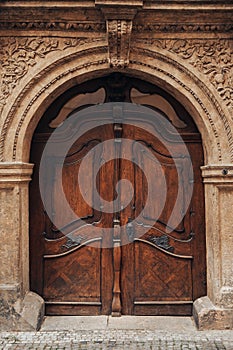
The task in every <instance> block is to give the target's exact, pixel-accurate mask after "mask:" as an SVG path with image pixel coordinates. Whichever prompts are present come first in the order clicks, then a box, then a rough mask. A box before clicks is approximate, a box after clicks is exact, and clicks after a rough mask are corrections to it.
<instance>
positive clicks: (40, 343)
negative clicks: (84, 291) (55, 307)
mask: <svg viewBox="0 0 233 350" xmlns="http://www.w3.org/2000/svg"><path fill="white" fill-rule="evenodd" d="M0 349H2V350H3V349H4V350H7V349H14V350H16V349H24V350H29V349H38V350H39V349H40V350H42V349H43V350H48V349H51V350H55V349H57V350H61V349H67V350H71V349H95V350H100V349H102V350H105V349H127V350H136V349H142V350H143V349H145V350H149V349H156V350H194V349H195V350H210V349H215V350H216V349H217V350H233V331H205V332H185V331H182V332H174V331H171V332H169V331H157V330H155V331H151V330H149V331H148V330H92V331H40V332H1V333H0Z"/></svg>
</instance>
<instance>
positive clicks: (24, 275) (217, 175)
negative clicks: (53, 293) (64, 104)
mask: <svg viewBox="0 0 233 350" xmlns="http://www.w3.org/2000/svg"><path fill="white" fill-rule="evenodd" d="M68 52H69V53H68ZM62 55H63V57H59V59H58V60H55V58H54V57H53V56H52V54H48V57H49V59H48V61H46V62H44V61H43V60H42V61H41V64H40V65H39V66H35V67H34V68H32V69H30V72H31V74H30V75H29V74H25V76H24V77H23V78H22V80H21V82H20V84H19V86H17V88H16V89H15V93H16V95H15V96H16V97H14V96H13V95H12V96H10V98H8V104H7V105H5V106H4V108H3V110H2V119H1V120H2V124H1V144H0V151H1V164H0V187H1V198H2V200H3V203H4V205H3V206H2V215H1V221H2V223H1V226H2V227H3V229H2V230H3V237H4V244H5V245H4V247H3V252H2V254H1V257H2V259H3V265H2V266H3V268H2V271H1V277H2V280H4V281H5V282H4V283H3V282H1V289H2V303H3V305H4V314H3V318H2V319H3V324H5V328H9V327H12V325H13V327H14V328H18V329H26V328H27V329H32V328H36V327H38V325H39V323H40V319H41V315H42V314H43V301H42V300H40V298H39V297H38V296H36V295H35V294H33V293H30V292H29V274H28V182H29V181H30V175H31V172H32V167H33V166H32V165H31V164H28V163H27V162H28V159H29V151H30V142H31V137H32V134H33V131H34V129H35V127H36V125H37V123H38V121H39V119H40V118H41V116H42V114H43V112H44V110H45V108H46V107H47V106H48V105H49V104H50V103H51V102H52V101H53V100H54V99H55V97H56V96H58V95H59V94H60V93H61V92H62V91H65V90H66V89H67V88H68V87H70V86H73V85H75V84H77V83H80V82H82V81H85V80H88V79H89V78H90V77H97V76H99V75H101V74H102V73H103V72H105V73H106V72H111V71H112V68H111V67H109V63H108V58H107V54H106V42H105V41H104V40H103V41H100V42H99V44H98V46H97V47H96V46H95V49H94V48H93V42H92V43H91V44H90V43H83V48H81V49H80V50H79V51H78V52H77V49H76V47H73V46H72V45H71V47H69V48H68V51H67V53H66V51H65V50H64V51H63V53H62ZM158 67H159V68H158ZM114 69H116V68H114ZM117 69H118V71H122V70H123V71H126V72H128V73H129V74H132V75H134V76H138V77H141V78H143V79H145V80H148V81H150V82H152V83H156V84H157V85H158V86H161V87H163V88H164V89H166V90H167V91H168V92H170V93H172V94H174V96H175V97H176V98H177V99H178V100H179V101H180V102H181V103H183V104H185V107H186V109H187V110H188V111H189V112H190V114H191V115H192V116H193V119H194V121H195V122H196V124H197V126H198V128H199V131H200V133H201V135H202V139H203V144H204V149H205V166H204V167H203V178H204V182H205V201H206V237H207V274H208V275H207V284H208V295H207V296H206V297H204V298H202V299H201V300H197V301H196V303H195V305H194V315H195V317H196V320H197V323H198V324H199V327H200V328H201V329H202V328H208V327H209V328H231V327H232V307H233V304H232V303H233V296H232V295H233V294H232V290H233V283H232V271H231V249H230V248H231V245H230V244H229V242H231V241H232V239H233V236H232V232H231V227H232V222H231V217H232V216H231V206H232V205H233V186H232V181H233V176H232V174H233V166H232V156H233V154H232V148H231V147H232V135H231V124H232V123H231V120H230V117H229V112H228V109H227V108H224V105H223V104H222V102H221V99H220V97H219V95H218V94H217V93H216V92H214V91H212V89H210V87H211V86H210V83H209V81H208V79H207V78H206V77H205V76H204V75H201V74H199V73H198V72H196V71H192V69H191V67H190V66H189V65H188V64H187V65H186V64H185V63H184V61H182V59H178V58H177V57H176V55H175V54H173V53H171V52H170V51H168V50H167V51H166V50H164V49H160V48H157V47H153V50H149V49H148V50H147V51H146V50H142V49H141V48H140V45H139V47H138V48H135V49H134V50H132V52H131V55H130V60H129V64H128V65H127V67H126V68H121V67H119V68H117ZM168 72H169V73H168ZM171 72H172V73H171ZM32 74H33V76H34V77H33V78H31V75H32ZM225 217H227V218H228V219H227V221H225V219H224V218H225ZM9 232H11V234H9ZM219 247H221V251H220V250H219ZM32 308H34V309H35V312H34V316H35V317H34V318H33V319H32V318H31V315H32ZM7 319H8V320H9V319H10V322H11V326H10V325H9V321H7Z"/></svg>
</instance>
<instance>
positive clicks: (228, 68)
mask: <svg viewBox="0 0 233 350" xmlns="http://www.w3.org/2000/svg"><path fill="white" fill-rule="evenodd" d="M137 42H140V43H143V44H144V45H145V44H147V45H150V47H158V48H160V49H164V50H167V51H170V52H172V53H174V54H176V55H178V56H180V57H181V58H182V59H184V60H187V61H188V63H189V64H191V65H193V66H194V67H195V68H197V70H198V71H200V72H202V73H204V74H205V75H206V76H207V77H208V79H209V80H210V82H211V83H212V84H213V85H214V87H215V88H216V90H217V91H218V93H219V95H220V97H221V98H222V99H223V101H224V102H225V104H226V105H227V107H228V108H229V109H230V111H232V109H233V60H232V57H233V41H232V40H227V39H219V40H208V41H206V40H203V39H189V40H188V39H186V40H185V39H178V40H177V39H171V40H157V39H150V40H148V39H139V40H137Z"/></svg>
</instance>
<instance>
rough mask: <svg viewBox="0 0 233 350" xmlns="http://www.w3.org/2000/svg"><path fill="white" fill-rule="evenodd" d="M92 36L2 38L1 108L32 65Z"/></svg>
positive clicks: (75, 45) (0, 63) (0, 53)
mask: <svg viewBox="0 0 233 350" xmlns="http://www.w3.org/2000/svg"><path fill="white" fill-rule="evenodd" d="M93 40H94V39H90V38H77V39H76V38H42V37H30V38H25V37H16V38H9V37H6V38H2V39H1V40H0V66H1V75H0V110H1V109H2V108H3V106H4V105H5V104H6V100H7V98H8V97H9V96H10V94H11V93H12V92H13V90H14V88H15V87H16V86H17V84H18V83H19V82H20V80H21V79H22V78H23V77H24V76H25V75H26V74H27V73H28V71H29V69H30V67H32V66H34V65H36V64H37V62H38V61H39V60H40V59H44V58H46V56H47V55H48V54H49V53H51V52H54V51H64V50H66V49H68V48H71V47H77V46H80V45H83V44H85V43H88V42H90V41H93Z"/></svg>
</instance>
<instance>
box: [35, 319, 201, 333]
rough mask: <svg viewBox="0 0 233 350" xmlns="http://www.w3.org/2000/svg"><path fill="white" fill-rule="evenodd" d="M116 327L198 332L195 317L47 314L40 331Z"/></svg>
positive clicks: (119, 328)
mask: <svg viewBox="0 0 233 350" xmlns="http://www.w3.org/2000/svg"><path fill="white" fill-rule="evenodd" d="M114 329H117V330H140V331H142V330H146V331H147V330H159V331H179V332H182V331H184V332H187V331H188V332H198V330H197V328H196V325H195V322H194V320H193V318H192V317H183V316H182V317H181V316H121V317H111V316H46V317H45V318H44V321H43V323H42V326H41V328H40V331H41V332H47V331H75V330H82V331H90V330H114Z"/></svg>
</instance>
